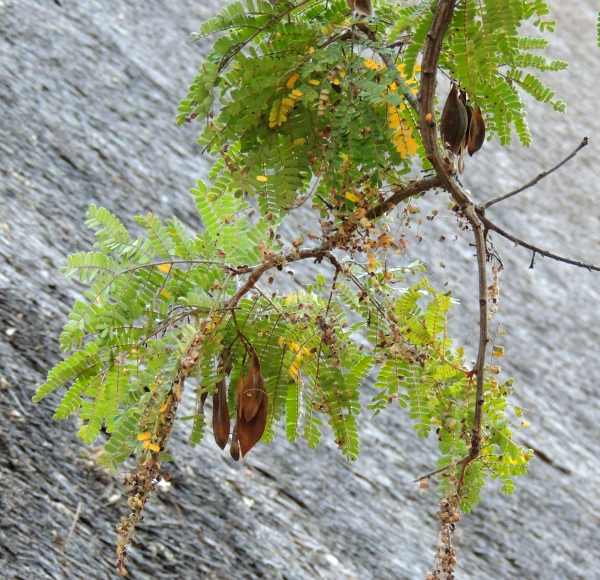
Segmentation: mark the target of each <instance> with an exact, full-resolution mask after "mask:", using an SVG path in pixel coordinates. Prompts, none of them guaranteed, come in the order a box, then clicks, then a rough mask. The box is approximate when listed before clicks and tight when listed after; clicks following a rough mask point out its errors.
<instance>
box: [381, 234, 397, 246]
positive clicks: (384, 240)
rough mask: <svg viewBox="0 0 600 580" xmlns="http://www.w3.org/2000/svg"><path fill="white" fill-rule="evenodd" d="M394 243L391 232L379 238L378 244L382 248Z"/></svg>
mask: <svg viewBox="0 0 600 580" xmlns="http://www.w3.org/2000/svg"><path fill="white" fill-rule="evenodd" d="M393 243H394V238H392V236H390V234H386V233H383V234H381V235H380V236H379V237H378V238H377V245H378V246H379V247H380V248H389V247H390V246H391V245H392V244H393Z"/></svg>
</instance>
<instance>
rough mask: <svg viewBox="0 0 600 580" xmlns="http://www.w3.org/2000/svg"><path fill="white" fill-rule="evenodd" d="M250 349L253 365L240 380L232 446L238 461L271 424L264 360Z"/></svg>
mask: <svg viewBox="0 0 600 580" xmlns="http://www.w3.org/2000/svg"><path fill="white" fill-rule="evenodd" d="M246 348H247V350H248V351H250V357H251V361H250V368H249V369H248V373H247V374H246V375H242V376H240V378H239V380H238V384H237V388H236V405H237V413H236V423H235V427H234V429H233V437H232V442H231V447H230V453H231V457H233V459H235V460H236V461H237V460H238V459H239V458H240V457H244V456H245V455H246V454H247V453H248V452H249V451H250V450H251V449H252V448H253V447H254V446H255V445H256V444H257V443H258V441H259V440H260V438H261V437H262V435H263V433H264V431H265V427H266V424H267V410H268V401H267V392H266V391H265V386H264V379H263V376H262V373H261V370H260V360H259V359H258V355H257V354H256V352H255V351H254V349H253V348H252V347H251V346H250V345H247V347H246Z"/></svg>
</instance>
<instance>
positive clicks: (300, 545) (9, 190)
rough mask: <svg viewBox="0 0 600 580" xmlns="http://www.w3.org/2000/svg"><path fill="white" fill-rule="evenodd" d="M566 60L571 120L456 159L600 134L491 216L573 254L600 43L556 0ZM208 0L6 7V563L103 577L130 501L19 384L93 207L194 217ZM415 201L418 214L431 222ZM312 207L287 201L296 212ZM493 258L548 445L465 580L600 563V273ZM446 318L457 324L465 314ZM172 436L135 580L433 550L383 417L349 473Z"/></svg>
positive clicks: (403, 449) (495, 159)
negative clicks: (195, 88) (186, 118)
mask: <svg viewBox="0 0 600 580" xmlns="http://www.w3.org/2000/svg"><path fill="white" fill-rule="evenodd" d="M553 4H554V5H555V6H556V10H557V17H558V20H559V33H558V37H559V38H558V39H557V40H556V41H555V44H554V52H555V54H556V56H558V57H563V58H567V59H568V60H569V61H570V62H571V69H570V70H569V71H568V72H566V73H563V74H560V75H555V76H554V78H552V80H551V82H552V83H553V85H554V86H555V87H556V88H557V90H558V91H559V93H560V94H561V95H563V96H564V97H565V98H566V99H567V101H568V103H569V105H570V109H569V113H568V115H567V116H565V117H561V116H560V115H558V114H553V113H552V112H550V111H549V110H548V109H546V108H543V107H541V106H538V105H537V104H534V105H532V116H531V125H532V127H534V129H535V143H534V145H533V146H532V147H531V148H530V149H528V150H524V149H520V148H518V147H516V148H513V149H509V150H502V151H501V150H499V148H498V147H496V146H493V145H490V144H487V145H486V147H485V148H484V151H483V152H482V153H481V154H480V155H478V157H477V158H475V160H473V161H471V162H469V165H468V168H467V175H468V179H467V182H468V185H469V187H470V188H471V189H472V191H473V192H474V195H476V196H477V197H478V198H479V199H482V200H483V199H487V198H489V197H490V196H491V195H493V194H496V193H498V192H501V191H505V190H508V189H511V188H512V187H513V186H515V185H518V184H520V183H522V182H524V181H525V180H526V179H528V178H530V177H533V176H534V175H535V174H537V173H538V172H539V171H540V170H542V169H545V168H547V167H549V166H550V165H552V164H554V163H555V162H556V161H558V160H559V159H560V157H561V156H562V155H563V154H565V153H566V152H568V151H569V150H570V149H571V148H573V147H574V146H575V145H576V144H577V143H578V142H579V140H580V139H581V138H582V137H583V136H584V135H589V136H590V138H591V139H592V144H591V145H590V147H589V148H588V149H587V150H585V151H584V152H583V153H582V154H581V155H580V156H578V157H577V158H576V160H575V161H573V162H571V164H570V165H569V166H568V167H567V168H565V169H564V170H563V171H561V172H560V173H557V174H555V175H553V176H552V177H550V178H548V179H546V180H545V181H543V182H542V183H541V184H540V185H539V186H538V187H537V188H535V189H532V190H529V191H528V192H526V193H524V194H522V195H520V196H518V197H516V198H514V199H512V200H510V201H508V202H506V203H504V204H502V205H500V206H496V207H495V208H493V210H490V214H491V215H493V216H494V217H496V218H497V220H498V221H499V223H500V224H502V225H504V226H506V227H507V228H509V229H510V230H511V231H513V232H515V233H518V234H521V235H523V236H525V237H527V238H528V239H530V240H532V241H535V242H539V243H540V244H543V245H545V246H547V247H548V248H551V249H554V250H556V251H559V252H562V253H565V254H569V255H571V256H573V257H579V258H582V259H588V260H592V261H595V262H600V212H599V211H598V209H597V207H598V206H597V199H598V191H597V190H598V166H597V159H598V157H599V154H600V149H599V148H598V146H597V144H596V143H597V142H600V137H599V136H600V116H598V112H597V110H596V108H595V107H596V101H597V99H596V94H597V92H598V78H600V54H599V53H598V49H597V48H595V38H594V19H595V11H594V7H593V6H592V4H593V3H592V2H590V1H589V0H574V1H573V2H554V3H553ZM217 5H218V3H217V2H208V3H202V2H197V1H193V0H178V1H177V2H162V1H159V0H144V1H142V0H128V1H125V0H113V1H111V2H110V3H107V2H100V1H99V0H88V1H86V2H78V1H76V0H61V1H60V2H59V1H58V0H55V1H54V2H52V1H50V0H44V1H40V0H0V481H1V482H2V488H3V489H2V493H1V494H0V570H1V571H2V572H1V573H0V575H1V576H2V578H10V579H12V578H24V579H30V578H36V579H46V578H94V579H96V578H98V579H100V578H112V577H114V576H115V574H114V568H113V560H114V551H113V543H114V526H115V523H116V521H117V520H118V518H119V517H120V515H121V514H122V513H124V512H125V511H126V503H125V498H124V497H123V496H122V495H121V493H122V491H121V486H120V481H119V480H118V479H117V478H114V477H112V476H110V475H107V474H106V473H104V472H103V471H101V470H99V469H98V468H97V467H96V465H95V463H94V451H93V450H90V449H86V448H84V447H83V446H82V445H81V444H80V443H79V442H78V440H77V439H76V437H75V432H76V426H75V424H74V423H72V422H66V423H54V422H53V421H52V419H51V414H52V411H51V409H52V404H53V401H50V402H48V403H44V404H41V405H39V406H33V405H32V404H31V402H30V400H31V396H32V394H33V392H34V389H35V387H36V385H37V384H39V383H40V381H41V380H42V379H43V378H44V375H45V372H46V371H47V369H48V368H49V367H50V366H51V365H52V364H53V363H55V362H56V361H57V359H58V356H59V353H58V347H57V335H58V332H59V330H60V328H61V326H62V324H63V322H64V319H65V315H66V313H67V311H68V309H69V307H70V305H71V303H72V301H73V299H74V297H75V296H76V295H77V292H78V290H79V289H78V288H77V286H76V285H75V284H73V283H72V282H70V281H66V280H65V279H63V278H62V276H61V275H60V273H59V271H58V269H59V268H60V266H61V265H62V264H63V263H64V260H65V256H66V255H67V254H68V253H70V252H72V251H76V250H77V251H78V250H82V249H85V248H87V247H88V245H89V243H90V236H89V233H88V232H87V231H86V230H85V229H84V228H83V219H84V213H85V210H86V207H87V206H88V205H89V204H90V203H97V204H102V205H104V206H106V207H108V208H109V209H111V210H112V211H114V212H116V213H117V214H118V215H119V216H121V217H122V218H123V219H124V220H125V221H126V222H127V223H129V224H131V223H132V217H133V215H134V214H135V213H136V212H142V211H148V210H152V211H154V212H156V213H158V214H160V215H171V214H176V215H177V216H178V217H179V218H180V219H182V220H183V221H184V222H186V223H187V224H189V225H190V226H192V227H198V222H197V219H196V217H195V215H194V211H193V204H192V201H191V198H190V196H189V195H188V194H187V190H188V189H189V187H190V186H191V184H192V183H193V181H194V179H195V178H196V177H198V176H201V175H202V174H203V173H204V172H205V170H206V167H207V165H206V163H205V162H204V161H202V159H201V158H200V157H199V152H198V150H197V148H195V147H194V145H193V143H194V138H195V133H196V130H197V127H192V128H185V129H178V128H176V127H175V125H174V122H173V119H174V114H175V108H176V104H177V102H178V99H179V98H181V97H182V96H183V94H184V91H185V88H186V84H187V83H188V82H189V81H190V79H191V77H192V74H193V72H194V69H195V67H196V65H197V63H198V61H199V58H200V56H201V54H202V46H201V45H194V44H192V43H191V42H190V33H191V32H193V31H194V30H196V29H197V28H198V26H199V23H200V22H201V21H202V20H203V19H205V18H206V17H207V16H208V15H210V14H211V13H212V12H213V11H214V9H215V7H216V6H217ZM446 206H447V202H446V200H445V199H444V198H443V197H442V196H439V195H438V196H432V197H431V199H430V200H426V201H424V202H423V204H422V207H423V211H424V212H425V211H427V210H428V209H431V208H433V207H438V208H441V210H442V213H441V215H440V217H439V218H438V219H437V220H435V221H434V222H433V223H432V224H430V223H429V222H427V221H425V223H424V224H423V225H422V226H421V230H422V232H423V233H424V235H425V236H426V237H427V238H429V239H432V240H437V239H438V238H440V237H441V236H446V238H447V240H446V242H444V243H441V242H435V241H434V242H431V243H427V242H423V243H421V244H418V243H416V242H415V243H414V244H413V245H412V246H411V247H410V253H411V257H417V256H419V257H422V258H424V259H426V260H429V262H430V264H431V265H432V277H433V279H434V280H435V281H436V282H437V283H438V284H443V283H446V282H447V283H448V284H449V286H450V287H451V288H452V289H453V291H454V293H455V295H456V296H457V297H459V298H460V299H461V300H462V304H461V305H460V306H459V307H457V308H456V311H455V319H456V320H455V332H456V333H458V335H459V336H462V337H463V338H464V340H465V342H466V344H467V345H474V344H475V342H476V341H475V339H474V330H473V329H474V328H475V311H474V307H475V306H476V304H475V301H474V300H473V296H474V293H475V277H474V272H473V261H472V253H473V250H472V248H470V247H469V240H468V238H465V237H464V236H461V237H460V238H458V239H455V237H454V231H455V223H454V218H453V216H452V215H451V214H450V213H449V212H447V211H446ZM424 215H425V214H424ZM308 217H309V216H306V215H303V214H302V212H299V216H298V224H302V223H306V222H305V220H306V219H308ZM496 245H497V248H498V251H499V252H500V253H501V255H502V257H503V259H504V263H505V266H506V271H505V273H504V278H503V289H502V290H503V301H502V307H501V314H500V316H499V318H498V319H497V322H499V323H501V324H502V325H503V326H504V327H505V328H506V330H507V336H506V337H505V338H503V339H502V341H503V342H505V344H506V346H507V360H506V363H505V364H506V370H507V371H508V372H509V373H511V374H512V375H513V376H515V377H516V379H517V394H516V399H517V400H518V402H519V403H520V404H521V405H522V406H523V407H524V408H525V409H526V410H527V413H528V420H529V421H530V423H531V427H530V428H529V429H528V430H526V431H523V432H522V433H521V435H520V437H521V438H522V440H524V441H526V442H527V444H528V445H530V446H531V447H534V448H535V449H538V450H539V451H540V452H541V453H539V454H538V456H537V457H536V459H535V460H533V462H532V465H531V470H530V475H529V476H528V477H527V478H523V479H522V480H521V481H519V482H518V489H517V492H516V493H515V495H514V496H512V497H504V496H502V495H500V494H499V493H498V491H497V490H496V489H488V490H487V493H486V494H485V499H484V501H483V502H482V504H481V505H480V506H479V507H478V508H477V510H476V511H475V513H473V514H471V515H469V516H467V517H466V518H465V519H464V521H463V522H462V523H461V526H460V532H459V544H460V546H459V550H460V552H459V557H460V571H459V577H460V578H464V579H471V578H472V579H475V578H477V579H484V578H489V579H499V578H501V579H505V578H507V579H508V578H523V579H532V580H533V579H537V578H545V579H557V580H559V579H569V580H576V579H584V578H585V579H586V580H589V579H591V578H600V571H599V569H598V562H599V561H600V543H599V542H598V533H597V530H598V527H599V525H600V518H599V515H598V514H600V481H599V480H600V475H599V474H600V460H599V458H598V452H597V449H598V441H599V438H600V407H599V403H598V400H599V397H598V394H599V393H598V389H599V385H600V363H599V362H598V360H599V359H598V353H597V345H598V344H599V343H600V308H598V304H600V285H599V284H598V280H599V278H598V275H597V274H592V273H589V272H587V271H584V270H577V269H574V268H571V267H568V266H566V265H562V264H557V263H552V262H550V261H548V260H544V259H541V258H538V259H537V261H536V267H535V269H534V270H529V268H528V266H529V261H530V258H531V256H530V255H529V254H528V253H527V252H524V251H522V250H520V249H515V248H513V247H511V245H510V244H505V243H503V242H502V241H497V242H496ZM458 319H460V320H458ZM184 437H185V433H183V432H179V433H178V435H177V442H176V443H175V444H174V446H173V452H174V455H175V457H176V462H175V465H174V466H173V468H172V472H173V479H172V481H171V485H170V488H169V489H164V490H163V491H160V492H159V493H158V495H157V497H156V498H155V499H154V501H153V502H152V505H151V506H150V507H149V509H148V512H147V514H146V517H145V520H144V522H143V525H142V526H141V529H140V531H139V533H138V535H137V540H136V544H135V548H134V549H133V550H132V551H131V561H130V569H131V576H132V577H133V578H140V579H141V578H153V579H154V578H156V579H159V578H160V579H163V578H178V579H179V578H235V579H238V578H269V579H276V578H282V579H283V578H285V579H289V580H292V579H294V580H296V579H314V578H327V579H332V580H333V579H335V580H339V579H351V578H357V579H358V578H360V579H367V578H376V579H378V580H385V579H392V578H394V579H397V578H401V579H418V578H423V577H424V575H425V571H426V570H427V568H428V566H429V564H430V561H431V557H432V548H433V546H434V544H435V540H436V537H435V534H436V524H435V519H434V511H435V504H436V500H435V491H434V490H432V491H429V492H428V493H425V494H421V493H419V492H418V491H417V489H416V488H415V486H414V484H412V483H411V480H412V479H413V478H414V477H415V476H417V475H419V474H421V473H423V472H425V471H427V470H428V469H429V468H430V467H431V466H432V465H434V461H435V455H434V453H433V450H434V446H433V444H432V443H431V442H430V441H428V442H423V441H421V440H418V439H417V438H416V436H415V435H414V433H413V432H412V430H411V428H410V424H409V421H408V419H407V417H406V416H405V415H404V414H403V413H402V412H401V411H399V410H396V409H390V410H388V411H387V412H385V413H383V414H381V415H380V416H378V417H377V418H376V419H375V420H374V421H364V422H363V427H362V442H363V444H362V449H363V450H362V454H361V457H360V459H359V460H358V461H357V462H356V463H355V464H352V465H349V464H348V463H347V462H345V461H344V460H343V458H342V457H341V456H340V455H339V453H338V452H337V451H336V450H335V449H334V448H333V446H332V445H326V446H323V447H322V448H321V449H319V451H318V452H316V453H315V452H311V451H309V450H308V449H307V448H306V446H305V445H303V444H298V445H295V446H292V445H290V444H288V443H287V442H286V441H284V440H279V441H278V442H276V443H275V444H274V445H271V446H261V447H260V448H258V449H256V450H255V451H253V452H252V454H251V456H250V457H249V459H248V461H247V462H246V463H245V464H244V465H241V466H240V465H235V464H232V462H231V461H229V460H228V459H227V458H226V457H225V456H221V455H220V453H219V452H218V449H217V448H216V447H215V446H214V444H212V442H210V441H209V442H207V443H206V444H205V445H202V446H200V447H199V448H196V449H191V448H189V447H188V446H186V445H185V444H184Z"/></svg>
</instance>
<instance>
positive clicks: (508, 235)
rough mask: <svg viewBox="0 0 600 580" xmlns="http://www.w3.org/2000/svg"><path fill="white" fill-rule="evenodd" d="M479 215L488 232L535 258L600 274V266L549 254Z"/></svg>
mask: <svg viewBox="0 0 600 580" xmlns="http://www.w3.org/2000/svg"><path fill="white" fill-rule="evenodd" d="M478 213H479V218H480V219H481V222H482V223H483V225H484V226H485V227H486V228H487V229H488V230H490V231H493V232H496V233H497V234H498V235H500V236H502V237H503V238H506V239H507V240H510V241H511V242H513V243H515V244H517V246H521V247H522V248H527V249H528V250H531V251H532V252H533V256H536V255H540V256H545V257H546V258H550V259H552V260H556V261H557V262H563V263H565V264H571V265H572V266H577V267H578V268H585V269H586V270H589V271H590V272H592V271H593V272H600V266H597V265H594V264H589V263H587V262H581V261H579V260H573V259H572V258H566V257H565V256H560V255H558V254H555V253H553V252H549V251H548V250H545V249H544V248H540V247H539V246H535V245H534V244H531V243H529V242H526V241H525V240H522V239H520V238H517V237H516V236H514V235H513V234H511V233H509V232H507V231H506V230H505V229H503V228H501V227H500V226H498V225H496V224H495V223H494V222H492V221H490V220H489V219H488V218H487V217H486V216H485V215H484V214H483V212H482V211H481V210H479V212H478ZM533 265H534V260H533V258H532V261H531V263H530V267H533Z"/></svg>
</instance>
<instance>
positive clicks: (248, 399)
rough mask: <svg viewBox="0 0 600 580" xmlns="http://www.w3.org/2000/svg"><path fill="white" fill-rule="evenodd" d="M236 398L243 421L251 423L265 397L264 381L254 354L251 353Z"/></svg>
mask: <svg viewBox="0 0 600 580" xmlns="http://www.w3.org/2000/svg"><path fill="white" fill-rule="evenodd" d="M238 397H239V400H238V405H239V406H240V411H241V413H242V416H243V417H244V421H252V419H254V417H255V416H256V414H257V413H258V409H259V407H260V404H261V403H262V400H263V398H264V397H265V387H264V380H263V377H262V374H261V372H260V361H259V360H258V356H257V355H256V353H255V352H253V353H252V361H251V364H250V369H249V370H248V374H247V375H246V377H245V380H244V384H243V385H242V389H241V391H240V392H239V394H238Z"/></svg>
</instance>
